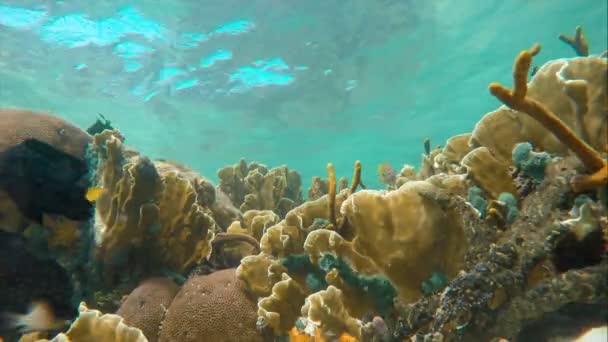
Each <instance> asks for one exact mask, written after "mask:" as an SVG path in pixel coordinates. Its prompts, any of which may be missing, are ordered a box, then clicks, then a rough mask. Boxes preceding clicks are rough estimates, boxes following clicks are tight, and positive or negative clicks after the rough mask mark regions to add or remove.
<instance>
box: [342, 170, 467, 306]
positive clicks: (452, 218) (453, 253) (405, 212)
mask: <svg viewBox="0 0 608 342" xmlns="http://www.w3.org/2000/svg"><path fill="white" fill-rule="evenodd" d="M439 191H441V190H440V189H438V188H436V187H435V186H433V185H431V184H430V183H427V182H424V181H414V182H408V183H406V184H404V185H403V186H401V187H400V188H399V189H397V190H395V191H391V192H384V193H383V192H380V191H373V190H363V191H360V192H358V193H356V194H354V195H352V196H351V197H349V198H348V200H346V201H345V202H344V204H343V205H342V213H343V214H344V215H345V216H346V217H347V218H348V221H349V222H350V223H351V224H352V225H353V227H354V230H355V236H356V237H355V239H354V240H353V243H354V248H355V250H356V251H357V252H359V253H360V254H362V255H365V256H367V257H368V258H370V259H371V260H373V261H374V263H375V264H376V265H377V266H378V267H379V268H380V270H382V273H384V274H385V275H386V276H387V277H388V278H389V279H390V280H391V282H392V283H393V284H394V286H395V287H396V288H397V289H398V291H399V294H400V296H401V297H402V298H404V299H405V300H415V299H417V298H418V297H419V296H420V290H419V288H420V284H421V283H422V281H424V280H426V279H427V278H428V277H429V276H430V275H431V273H432V272H444V273H445V274H447V275H448V276H454V275H456V273H457V272H458V271H459V270H460V268H461V267H462V265H463V262H464V260H463V258H464V252H465V251H466V248H467V246H466V241H465V238H464V232H463V230H462V226H461V223H460V217H459V216H460V215H459V213H458V212H457V211H456V210H452V209H450V208H446V207H444V206H443V205H442V204H441V203H438V202H436V201H434V200H432V199H431V198H430V197H429V196H428V193H432V192H439Z"/></svg>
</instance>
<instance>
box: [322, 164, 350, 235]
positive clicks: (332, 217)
mask: <svg viewBox="0 0 608 342" xmlns="http://www.w3.org/2000/svg"><path fill="white" fill-rule="evenodd" d="M353 184H354V183H353ZM327 209H328V211H329V213H328V217H329V222H331V224H333V225H334V227H337V226H338V224H337V222H336V171H335V170H334V164H332V163H328V164H327Z"/></svg>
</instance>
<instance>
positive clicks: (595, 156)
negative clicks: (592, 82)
mask: <svg viewBox="0 0 608 342" xmlns="http://www.w3.org/2000/svg"><path fill="white" fill-rule="evenodd" d="M539 51H540V45H538V44H536V45H534V46H533V47H532V48H530V50H524V51H522V52H521V53H520V54H519V56H518V57H517V59H516V60H515V66H514V68H513V83H514V88H513V90H509V89H507V88H505V87H504V86H502V85H500V84H497V83H492V84H490V86H489V89H490V93H492V95H494V96H495V97H497V98H498V99H499V100H500V101H502V102H503V103H504V104H506V105H507V106H508V107H509V108H512V109H515V110H519V111H521V112H523V113H525V114H528V115H529V116H530V117H531V118H532V119H534V120H536V121H538V122H539V123H540V124H541V125H543V126H544V127H545V128H546V129H547V130H548V131H549V132H551V133H552V134H553V135H554V136H555V137H556V138H557V139H559V141H560V142H561V143H562V144H563V145H564V146H566V147H567V148H569V149H570V150H572V151H573V152H574V153H575V154H576V156H577V157H578V158H579V159H580V160H581V162H582V163H583V165H584V166H585V168H587V170H588V171H590V172H592V174H591V175H585V176H582V175H579V176H577V177H576V178H574V179H573V180H572V187H573V189H574V190H575V191H577V192H581V191H586V190H590V189H594V188H598V187H600V186H605V185H607V184H608V164H607V162H606V161H605V160H604V159H603V158H602V156H601V155H600V153H599V152H598V151H599V150H600V148H603V147H604V146H602V144H605V142H606V139H607V138H608V137H607V136H606V134H608V133H606V131H605V130H604V132H601V131H600V132H599V134H597V133H596V134H589V139H591V141H590V142H589V144H588V143H586V142H585V141H584V140H582V139H581V138H580V137H577V136H576V134H575V133H574V131H573V130H572V129H570V128H569V127H568V125H567V124H566V123H565V122H564V121H562V120H561V119H560V118H559V117H558V116H557V115H555V114H554V113H553V112H552V111H551V109H549V108H548V107H546V105H545V104H543V103H541V102H539V101H538V100H535V99H534V98H532V97H531V96H529V95H528V94H527V93H528V86H527V75H528V69H529V68H530V64H531V62H532V57H533V56H535V55H536V54H538V52H539ZM589 59H590V60H592V58H589ZM600 61H603V62H604V69H605V67H606V62H605V60H603V59H600ZM541 71H542V70H541ZM539 73H540V71H539ZM595 77H596V78H597V76H595ZM599 77H601V78H603V80H604V81H606V77H608V74H606V73H605V72H604V73H603V75H600V76H599ZM569 82H571V81H563V83H564V87H565V88H567V87H568V85H571V84H572V83H569ZM574 84H577V85H579V84H580V85H581V86H582V87H585V88H586V84H585V83H581V82H578V83H574ZM603 86H604V87H606V82H604V85H603ZM602 96H604V98H603V99H604V101H606V98H605V96H608V95H606V94H605V93H604V94H603V95H599V96H598V97H602ZM577 99H579V100H580V99H581V98H580V97H579V98H575V99H573V100H577ZM582 99H583V100H587V96H584V97H582ZM589 102H591V101H587V103H585V104H582V105H583V106H585V108H587V110H586V111H577V113H583V114H584V115H585V116H589V117H590V116H592V115H593V114H594V113H593V112H592V111H591V110H590V103H589ZM604 104H605V102H604ZM604 110H605V108H601V107H600V108H597V111H598V114H596V115H603V118H602V117H600V118H597V119H596V121H595V122H593V123H594V124H598V122H597V121H598V120H599V125H598V126H600V127H594V128H595V129H598V128H601V127H604V128H605V127H606V125H607V124H608V120H607V119H606V115H605V114H606V113H605V111H604ZM585 119H587V120H586V121H590V120H592V119H593V118H585ZM587 132H589V131H587ZM598 135H599V136H598ZM598 137H603V138H604V140H596V139H597V138H598ZM593 146H599V147H597V150H594V148H593Z"/></svg>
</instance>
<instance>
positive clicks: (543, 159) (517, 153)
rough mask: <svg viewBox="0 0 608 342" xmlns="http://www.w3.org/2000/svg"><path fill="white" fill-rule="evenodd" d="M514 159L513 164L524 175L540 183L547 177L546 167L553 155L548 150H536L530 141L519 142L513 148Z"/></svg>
mask: <svg viewBox="0 0 608 342" xmlns="http://www.w3.org/2000/svg"><path fill="white" fill-rule="evenodd" d="M512 159H513V165H515V167H516V168H518V169H519V170H521V171H522V172H523V174H524V175H526V176H528V177H531V178H532V179H534V181H535V182H537V183H540V182H542V180H543V178H545V167H546V166H547V164H548V163H549V161H550V160H551V156H550V155H549V154H548V153H547V152H534V148H533V147H532V144H530V143H519V144H517V145H515V147H514V148H513V157H512Z"/></svg>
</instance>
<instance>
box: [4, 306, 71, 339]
mask: <svg viewBox="0 0 608 342" xmlns="http://www.w3.org/2000/svg"><path fill="white" fill-rule="evenodd" d="M3 319H4V320H6V325H7V326H8V327H10V328H13V329H17V330H19V331H20V332H21V333H29V332H34V331H38V332H43V331H51V330H61V329H63V328H64V327H66V326H67V325H69V324H70V321H69V320H62V319H58V318H57V317H56V316H55V313H54V312H53V309H52V308H51V306H50V305H49V304H48V303H47V302H45V301H39V302H34V303H33V304H32V306H31V309H30V310H29V312H28V313H26V314H16V313H4V314H3Z"/></svg>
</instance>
